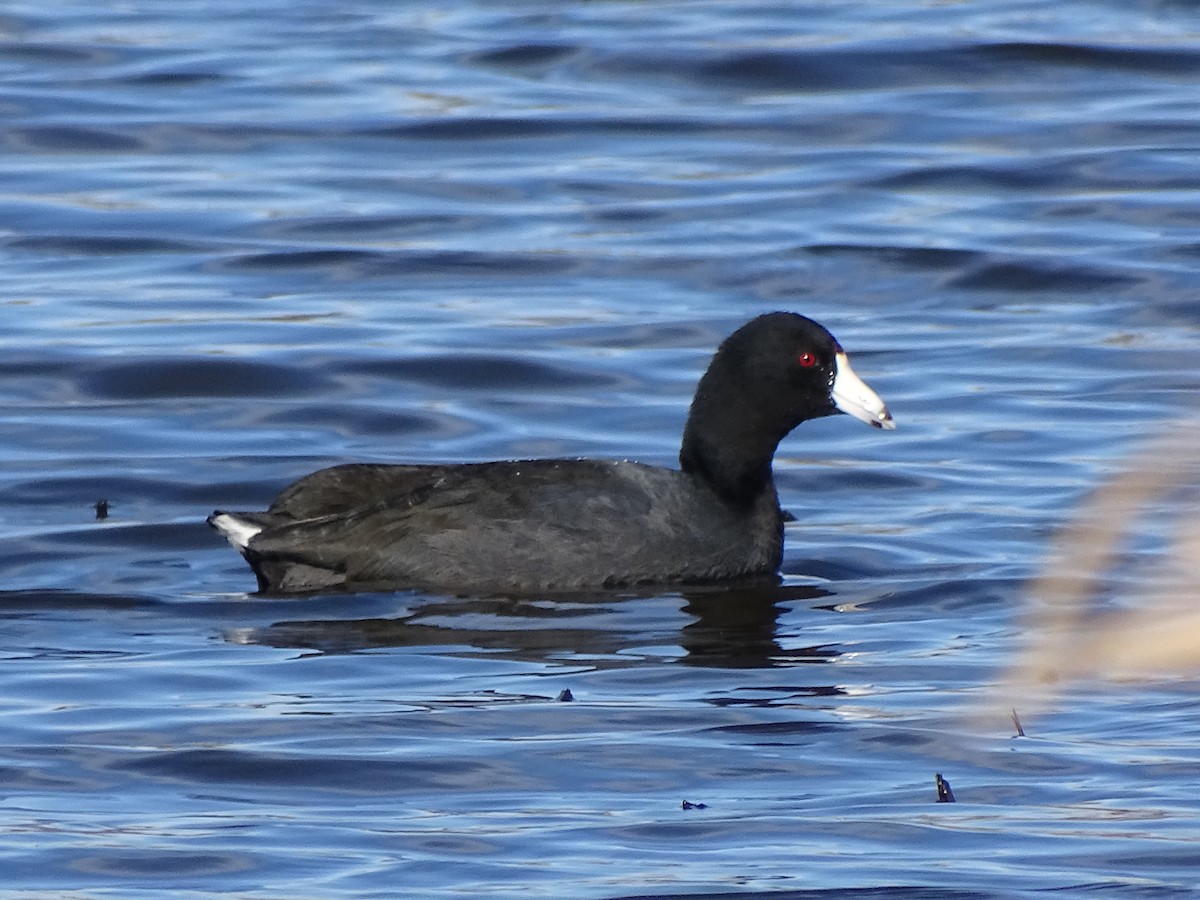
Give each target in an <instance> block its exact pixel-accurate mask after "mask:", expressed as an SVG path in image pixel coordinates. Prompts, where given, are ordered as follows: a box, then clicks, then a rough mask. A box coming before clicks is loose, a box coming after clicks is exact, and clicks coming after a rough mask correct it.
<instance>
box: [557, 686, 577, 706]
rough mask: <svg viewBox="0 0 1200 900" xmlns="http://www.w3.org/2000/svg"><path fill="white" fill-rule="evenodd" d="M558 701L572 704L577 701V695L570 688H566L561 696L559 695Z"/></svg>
mask: <svg viewBox="0 0 1200 900" xmlns="http://www.w3.org/2000/svg"><path fill="white" fill-rule="evenodd" d="M557 699H558V702H559V703H570V702H571V701H572V700H574V699H575V695H574V694H572V693H571V689H570V688H566V689H565V690H564V691H563V692H562V693H561V694H559V695H558V698H557Z"/></svg>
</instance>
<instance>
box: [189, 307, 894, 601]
mask: <svg viewBox="0 0 1200 900" xmlns="http://www.w3.org/2000/svg"><path fill="white" fill-rule="evenodd" d="M836 412H844V413H849V414H850V415H852V416H854V417H855V418H856V419H861V420H862V421H863V422H866V423H867V424H868V425H873V426H875V427H876V428H888V429H890V428H894V427H895V424H894V423H893V421H892V416H891V413H889V412H888V410H887V407H886V406H884V404H883V401H882V400H880V399H879V397H878V396H877V395H876V394H875V392H874V391H872V390H871V389H870V388H869V387H867V386H866V385H865V384H864V383H863V382H862V381H861V380H860V379H859V377H858V376H857V375H855V374H854V370H853V369H851V368H850V362H849V360H848V359H847V358H846V354H845V352H844V351H843V350H842V348H841V346H839V344H838V342H837V341H836V340H834V338H833V335H831V334H830V333H829V332H828V331H826V330H825V329H824V328H822V327H821V326H820V325H818V324H817V323H816V322H814V321H812V320H811V319H806V318H804V317H803V316H800V315H796V314H794V313H786V312H776V313H769V314H767V315H763V316H759V317H758V318H756V319H753V320H752V321H750V322H748V323H747V324H745V325H743V326H742V327H741V328H739V329H738V330H737V331H735V332H734V333H733V334H732V335H730V336H729V337H728V338H726V340H725V341H724V342H723V343H722V344H721V346H720V347H719V348H718V350H717V352H716V354H715V355H714V356H713V359H712V362H711V363H710V364H709V367H708V371H706V372H705V373H704V376H703V377H702V378H701V379H700V384H699V386H698V387H697V388H696V396H695V398H694V399H693V400H692V406H691V410H690V412H689V414H688V419H687V424H686V426H685V427H684V431H683V445H682V447H681V449H680V451H679V464H680V467H679V469H667V468H662V467H659V466H648V465H643V464H641V463H636V462H628V461H601V460H591V459H532V460H519V461H506V462H484V463H466V464H458V465H365V464H351V465H341V466H333V467H331V468H328V469H321V470H320V471H318V472H314V473H312V474H311V475H308V476H306V477H304V478H301V479H300V480H299V481H297V482H295V483H294V484H292V485H291V486H290V487H288V488H286V489H284V491H283V492H282V493H281V494H280V495H279V496H278V497H276V498H275V501H274V502H273V503H272V504H271V507H270V509H268V510H267V511H266V512H221V511H219V510H218V511H217V512H215V513H213V515H212V516H210V517H209V519H208V521H209V524H211V525H212V526H213V527H214V528H216V529H218V530H219V531H221V532H222V533H223V534H224V535H225V536H226V537H227V538H228V539H229V541H230V543H232V544H233V546H235V547H236V548H237V549H238V550H240V551H241V553H242V555H243V556H244V557H245V558H246V560H247V561H248V562H249V563H250V565H251V567H252V568H253V569H254V573H255V575H257V576H258V587H259V590H260V591H263V592H270V593H300V592H309V591H319V590H327V589H339V590H341V589H344V590H368V589H375V590H386V589H397V588H408V587H420V588H430V589H440V590H450V591H460V592H512V591H524V592H530V591H538V590H549V591H554V590H573V589H582V588H592V587H617V586H622V585H632V584H643V583H655V582H657V583H692V582H710V581H719V580H723V579H731V578H739V577H744V576H754V575H771V574H773V573H775V572H776V571H777V570H778V568H779V564H780V561H781V560H782V556H783V514H782V512H781V511H780V509H779V499H778V497H777V495H776V493H775V483H774V480H773V478H772V474H771V460H772V458H773V457H774V455H775V448H776V447H777V446H778V444H779V442H780V441H781V440H782V439H783V438H784V436H785V435H787V433H788V432H790V431H791V430H792V429H793V428H795V427H796V426H797V425H799V424H800V423H801V422H803V421H805V420H806V419H815V418H818V417H820V416H828V415H832V414H834V413H836Z"/></svg>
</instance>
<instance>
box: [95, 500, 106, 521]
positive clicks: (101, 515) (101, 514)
mask: <svg viewBox="0 0 1200 900" xmlns="http://www.w3.org/2000/svg"><path fill="white" fill-rule="evenodd" d="M96 518H97V519H107V518H108V501H107V500H97V501H96Z"/></svg>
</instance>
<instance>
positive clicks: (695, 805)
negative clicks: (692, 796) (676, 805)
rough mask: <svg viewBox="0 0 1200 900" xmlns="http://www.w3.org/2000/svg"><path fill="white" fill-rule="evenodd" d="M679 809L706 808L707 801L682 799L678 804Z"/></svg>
mask: <svg viewBox="0 0 1200 900" xmlns="http://www.w3.org/2000/svg"><path fill="white" fill-rule="evenodd" d="M680 809H708V804H707V803H693V802H692V801H691V800H684V801H683V803H681V804H680Z"/></svg>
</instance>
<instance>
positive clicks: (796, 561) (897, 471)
mask: <svg viewBox="0 0 1200 900" xmlns="http://www.w3.org/2000/svg"><path fill="white" fill-rule="evenodd" d="M0 77H2V79H3V84H4V89H3V92H2V96H0V109H2V110H3V125H2V126H0V241H2V243H3V253H2V254H0V275H2V279H3V292H2V295H0V326H2V327H0V537H2V543H0V573H2V575H3V584H2V586H0V587H2V589H3V590H2V593H0V613H2V615H3V621H4V627H3V629H0V704H2V707H0V708H2V709H3V717H2V718H0V822H2V823H3V837H2V838H0V858H2V859H3V871H4V879H3V881H4V887H3V890H4V891H5V892H12V893H13V894H19V895H22V896H32V895H35V894H36V895H39V896H56V897H75V896H81V897H82V896H102V895H103V896H130V897H132V896H162V895H167V894H169V895H172V896H187V895H189V894H205V893H213V892H225V893H231V894H235V895H238V896H247V897H282V896H287V897H326V896H328V897H339V896H344V897H351V896H389V897H390V896H445V897H450V896H463V895H467V894H477V895H487V896H517V895H520V896H523V897H527V896H540V897H554V898H564V897H580V898H602V897H603V898H625V897H669V896H670V897H673V896H681V895H700V896H726V895H741V894H753V893H759V894H777V895H780V896H783V895H787V896H798V895H806V892H809V891H812V892H837V891H845V893H844V894H843V893H832V894H830V893H825V894H823V895H824V896H855V897H860V896H866V897H889V898H900V897H917V896H920V897H946V898H950V897H955V898H961V897H971V898H982V897H1012V896H1022V895H1036V894H1040V893H1042V892H1047V891H1055V892H1056V893H1054V894H1053V896H1063V895H1073V894H1076V893H1086V894H1087V895H1088V896H1147V897H1156V898H1158V897H1177V896H1178V897H1182V896H1191V895H1192V893H1193V887H1192V886H1193V885H1194V884H1195V883H1197V881H1200V843H1197V837H1198V835H1200V799H1198V795H1197V791H1196V773H1197V771H1200V740H1198V739H1200V700H1197V692H1196V683H1195V682H1193V681H1186V680H1178V679H1166V678H1161V679H1149V680H1139V681H1135V682H1130V683H1121V684H1115V685H1114V684H1106V683H1088V684H1082V685H1078V686H1074V687H1071V688H1069V689H1068V690H1067V692H1066V693H1065V694H1063V695H1062V696H1061V697H1060V698H1059V699H1060V702H1059V704H1058V705H1057V706H1056V707H1054V708H1053V709H1051V710H1049V711H1047V712H1045V713H1043V714H1042V715H1040V716H1036V717H1031V718H1028V720H1027V721H1025V722H1024V726H1025V732H1026V734H1025V736H1024V737H1016V736H1015V733H1014V732H1015V728H1014V723H1013V722H1012V721H1010V720H1009V718H1008V713H1007V711H1008V709H1009V707H1012V706H1016V707H1021V705H1022V703H1021V699H1022V698H1019V697H1017V698H1013V697H1007V696H997V695H996V692H995V689H994V688H992V687H990V685H991V684H992V682H993V680H994V678H995V677H996V675H997V672H998V671H999V670H1000V669H1002V668H1003V667H1004V666H1005V664H1006V663H1007V662H1008V661H1009V660H1010V659H1011V658H1012V657H1013V655H1014V654H1015V653H1016V651H1017V649H1018V648H1019V647H1021V646H1022V645H1023V643H1024V641H1025V640H1026V639H1027V637H1028V635H1027V634H1026V633H1025V627H1024V622H1023V620H1022V618H1021V615H1020V613H1021V609H1022V604H1023V591H1022V588H1023V583H1024V582H1025V581H1026V579H1028V577H1029V576H1030V575H1031V574H1032V573H1033V572H1034V571H1035V569H1036V568H1037V566H1038V565H1039V563H1040V560H1041V559H1042V557H1043V556H1044V554H1045V552H1046V547H1047V541H1048V538H1049V535H1050V534H1051V533H1052V532H1053V530H1054V528H1055V527H1056V526H1057V525H1058V524H1059V523H1061V522H1062V521H1064V520H1065V519H1066V518H1067V517H1068V516H1069V515H1070V513H1071V510H1072V509H1073V507H1074V506H1075V504H1076V503H1077V502H1078V501H1079V500H1080V498H1081V497H1083V496H1084V495H1085V494H1086V493H1087V492H1088V491H1089V489H1091V488H1092V487H1093V486H1095V485H1096V484H1098V483H1100V482H1102V481H1103V480H1104V479H1105V478H1106V477H1107V476H1109V475H1111V474H1112V473H1113V472H1114V471H1116V470H1117V469H1118V468H1119V466H1120V465H1121V461H1122V460H1123V458H1124V457H1125V456H1126V455H1127V454H1128V453H1130V452H1131V451H1133V450H1134V449H1135V448H1136V447H1137V446H1138V445H1139V444H1140V442H1141V441H1142V440H1143V439H1144V438H1146V437H1147V436H1149V435H1152V434H1154V433H1156V432H1157V431H1158V430H1159V429H1160V428H1162V427H1163V426H1164V424H1166V423H1168V422H1170V421H1172V420H1175V419H1180V418H1193V417H1194V416H1195V405H1194V392H1195V389H1196V386H1197V382H1198V380H1200V379H1198V373H1200V334H1198V331H1200V292H1198V288H1200V277H1198V276H1197V264H1198V262H1200V174H1198V173H1200V169H1198V168H1197V161H1198V159H1200V155H1198V151H1200V124H1198V122H1197V108H1198V105H1197V104H1198V101H1200V15H1198V14H1197V13H1196V12H1195V9H1194V7H1193V5H1192V4H1187V3H1172V2H1152V0H1143V2H1138V0H1133V2H1109V3H1104V2H1098V0H1097V2H1082V0H1078V2H1066V3H1059V4H1046V3H1029V2H1017V0H1012V2H1005V0H980V2H962V3H945V2H927V3H921V2H915V0H910V2H903V3H896V4H871V3H866V4H864V3H849V2H845V3H843V2H827V3H813V4H757V3H724V2H711V3H709V2H698V3H696V2H687V3H682V2H680V3H671V2H662V3H633V2H588V3H583V2H565V3H554V4H549V3H547V4H543V3H535V2H528V3H523V2H505V3H437V2H427V3H406V4H384V3H373V2H366V0H350V2H341V3H315V2H298V3H297V2H287V3H284V2H275V0H266V2H261V3H257V4H250V5H246V4H244V3H231V2H227V0H213V2H198V0H197V2H182V3H176V2H161V0H160V2H133V3H127V4H116V5H111V4H94V3H80V2H73V0H68V2H64V3H55V4H30V3H23V2H17V3H10V4H8V5H6V7H5V11H4V12H3V13H2V14H0ZM777 308H785V309H794V310H797V311H800V312H803V313H805V314H808V315H810V316H813V317H814V318H817V319H819V320H820V321H822V322H824V323H825V324H827V325H828V326H829V327H830V329H831V330H833V331H834V333H835V334H837V336H838V337H839V339H840V340H841V341H842V343H843V344H844V345H845V346H846V347H847V349H848V350H849V351H850V352H851V354H852V356H853V358H854V360H855V365H856V368H857V370H858V371H859V373H860V374H861V375H863V377H864V378H865V379H866V380H867V381H869V382H870V383H871V384H872V386H873V387H875V388H876V389H877V390H878V391H879V393H880V394H881V395H883V397H884V398H885V399H886V400H887V401H888V403H889V405H890V406H891V409H892V411H893V413H894V414H895V416H896V418H897V420H898V423H899V428H898V430H897V431H895V432H894V433H880V432H878V431H873V430H871V429H867V428H864V427H862V426H861V425H860V424H859V423H857V422H854V421H852V420H851V419H849V418H847V417H838V418H836V419H825V420H821V421H817V422H811V423H808V424H806V425H804V426H802V427H801V428H800V429H799V430H798V431H797V432H796V433H794V434H793V435H792V436H791V437H790V438H789V439H788V440H786V441H785V442H784V444H783V445H782V447H781V449H780V454H779V456H778V458H777V462H776V471H777V480H778V484H779V488H780V493H781V497H782V502H783V504H784V506H785V507H786V508H787V509H788V510H790V511H791V512H792V513H793V515H795V517H796V521H795V522H793V523H791V524H790V525H789V526H788V530H787V551H786V559H785V563H784V580H783V584H782V585H781V586H780V588H779V589H777V590H774V589H758V590H749V589H742V590H728V591H720V590H706V591H695V592H689V593H680V592H677V591H671V592H660V593H656V592H653V591H645V592H642V593H640V594H609V595H598V596H586V597H560V598H551V599H545V598H542V599H539V598H507V599H505V598H501V599H496V598H480V597H447V596H435V595H427V594H416V593H411V592H407V593H396V594H363V595H356V596H326V597H311V598H304V599H291V600H280V599H274V600H268V599H262V598H257V597H254V596H253V595H252V594H250V593H249V592H250V591H251V590H252V589H253V578H252V575H251V573H250V571H249V569H248V568H247V567H246V566H245V565H244V563H243V562H242V561H241V560H240V559H239V558H238V557H237V555H236V554H235V553H233V552H232V551H231V550H230V549H229V548H228V547H227V546H226V545H225V544H224V543H223V541H222V540H221V539H220V538H219V536H217V535H216V534H215V533H213V532H211V531H210V530H209V529H208V528H207V527H206V526H205V524H204V521H203V520H204V517H205V515H207V514H208V512H209V511H211V510H212V509H213V508H214V507H219V506H225V507H230V506H232V507H240V508H254V507H255V506H258V505H261V504H265V503H266V502H267V501H269V499H270V498H271V497H272V496H273V495H274V493H275V492H276V491H278V490H279V488H281V487H282V486H283V485H284V484H286V483H288V482H289V481H291V480H292V479H294V478H296V477H298V476H299V475H302V474H304V473H306V472H308V471H311V470H312V469H315V468H317V467H319V466H322V465H327V464H332V463H336V462H343V461H348V460H371V461H385V460H387V461H423V460H455V461H457V460H462V461H470V460H482V459H490V458H499V457H524V456H553V455H565V456H575V455H590V456H600V457H610V458H616V457H629V458H634V459H639V460H643V461H646V462H652V463H660V464H671V463H672V461H673V459H674V456H675V453H676V451H677V446H678V438H679V433H680V429H681V427H682V423H683V418H684V415H685V414H686V410H687V404H688V402H689V400H690V397H691V391H692V388H693V386H694V384H695V381H696V379H697V378H698V376H699V374H700V372H701V371H702V370H703V368H704V366H705V364H706V362H707V359H708V357H709V355H710V354H711V352H712V350H713V348H714V347H715V346H716V344H717V343H718V342H719V341H720V339H721V338H722V337H724V336H725V335H726V334H728V333H729V332H730V331H732V330H733V329H734V328H735V327H736V326H737V325H739V324H741V323H742V322H743V321H745V320H746V319H748V318H750V317H751V316H753V315H755V314H757V313H759V312H763V311H767V310H771V309H777ZM99 500H106V501H107V503H108V510H109V515H108V517H107V518H105V519H97V518H96V512H95V504H96V502H97V501H99ZM1141 549H1142V550H1143V551H1145V552H1146V553H1149V554H1151V555H1152V554H1153V553H1154V552H1155V549H1156V548H1155V546H1154V545H1153V542H1152V541H1150V542H1148V543H1147V545H1146V546H1144V547H1142V548H1141ZM1106 602H1109V603H1112V604H1136V603H1137V602H1138V592H1137V583H1136V581H1134V580H1127V581H1125V582H1123V583H1121V584H1120V585H1118V586H1117V587H1114V588H1113V589H1112V591H1110V596H1109V597H1108V599H1107V601H1106ZM564 691H569V692H570V695H571V696H572V697H573V698H574V699H573V701H571V702H567V701H566V700H565V698H564V697H563V694H562V692H564ZM996 709H998V710H999V711H1000V712H999V713H996V714H989V713H988V711H989V710H991V711H993V712H994V710H996ZM935 773H941V774H942V775H943V776H944V777H945V778H946V779H947V780H948V781H949V782H950V784H951V785H952V787H953V790H954V793H955V794H956V797H957V802H956V803H954V804H949V803H941V804H939V803H937V802H936V799H937V794H936V791H935V787H934V775H935Z"/></svg>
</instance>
